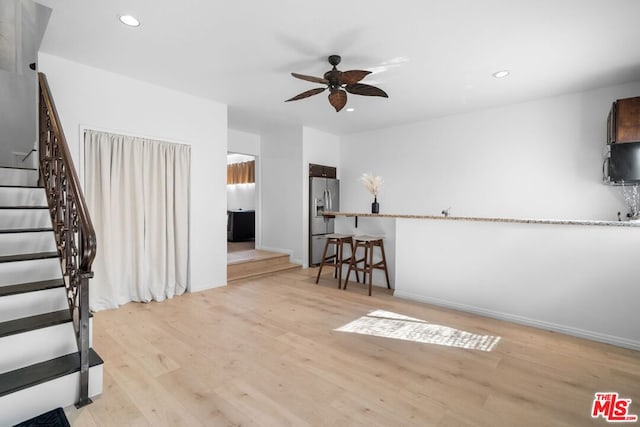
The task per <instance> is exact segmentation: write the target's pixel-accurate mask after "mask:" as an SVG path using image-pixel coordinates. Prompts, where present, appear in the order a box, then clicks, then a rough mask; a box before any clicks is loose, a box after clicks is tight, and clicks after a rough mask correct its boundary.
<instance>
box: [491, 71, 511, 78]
mask: <svg viewBox="0 0 640 427" xmlns="http://www.w3.org/2000/svg"><path fill="white" fill-rule="evenodd" d="M509 74H511V73H510V72H509V70H502V71H496V72H495V73H493V77H495V78H496V79H501V78H503V77H507V76H508V75H509Z"/></svg>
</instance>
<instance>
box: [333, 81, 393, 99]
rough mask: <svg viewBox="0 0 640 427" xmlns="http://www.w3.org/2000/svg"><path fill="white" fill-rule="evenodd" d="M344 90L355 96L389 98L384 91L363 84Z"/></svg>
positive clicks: (349, 86) (353, 85)
mask: <svg viewBox="0 0 640 427" xmlns="http://www.w3.org/2000/svg"><path fill="white" fill-rule="evenodd" d="M344 88H345V90H346V91H347V92H349V93H353V94H354V95H365V96H382V97H384V98H388V97H389V95H387V93H386V92H385V91H383V90H382V89H379V88H377V87H375V86H371V85H365V84H362V83H356V84H352V85H346V86H345V87H344Z"/></svg>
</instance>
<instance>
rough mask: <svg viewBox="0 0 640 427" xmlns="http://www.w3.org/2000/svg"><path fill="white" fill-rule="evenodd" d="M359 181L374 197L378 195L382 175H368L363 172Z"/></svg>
mask: <svg viewBox="0 0 640 427" xmlns="http://www.w3.org/2000/svg"><path fill="white" fill-rule="evenodd" d="M360 182H362V184H364V186H365V188H366V189H367V191H368V192H369V193H371V194H373V196H374V197H378V193H379V192H380V188H381V187H382V184H384V182H383V181H382V177H380V176H373V175H369V174H368V173H363V174H362V176H361V177H360Z"/></svg>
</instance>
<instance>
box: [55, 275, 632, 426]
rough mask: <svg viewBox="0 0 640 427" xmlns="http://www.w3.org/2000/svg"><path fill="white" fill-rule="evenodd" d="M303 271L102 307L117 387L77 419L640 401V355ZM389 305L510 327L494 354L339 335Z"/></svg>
mask: <svg viewBox="0 0 640 427" xmlns="http://www.w3.org/2000/svg"><path fill="white" fill-rule="evenodd" d="M316 272H317V270H316V269H306V270H301V269H298V270H293V271H290V272H285V273H280V274H276V275H272V276H268V277H261V278H258V279H247V280H242V281H238V282H235V283H233V284H231V285H229V286H227V287H224V288H218V289H213V290H209V291H204V292H200V293H196V294H186V295H184V296H181V297H177V298H174V299H172V300H168V301H165V302H163V303H149V304H137V303H130V304H127V305H125V306H123V307H121V308H119V309H117V310H110V311H103V312H99V313H96V315H95V317H94V347H95V348H96V350H97V351H98V353H99V354H100V355H101V356H102V357H103V358H104V360H105V367H104V393H103V395H102V396H101V397H99V398H98V399H96V400H95V402H94V403H93V404H92V405H89V406H87V407H85V408H82V409H80V410H76V409H74V408H67V409H66V411H67V414H68V416H69V419H70V421H71V423H72V425H73V426H74V427H76V426H124V425H135V426H147V425H152V426H163V425H165V426H177V425H188V426H198V425H211V426H227V425H229V426H231V425H236V426H238V425H243V426H288V425H291V426H352V425H353V426H377V425H380V426H438V427H445V426H450V427H453V426H457V427H464V426H468V427H472V426H536V427H538V426H589V425H607V423H606V422H605V421H604V420H603V419H601V418H600V419H592V418H591V416H590V413H591V412H590V411H591V405H592V402H593V398H594V393H595V392H600V391H615V392H618V393H619V394H620V396H621V397H624V398H630V399H633V402H632V404H631V411H630V412H631V413H634V414H639V415H640V352H636V351H632V350H627V349H622V348H618V347H614V346H610V345H605V344H600V343H595V342H590V341H586V340H582V339H578V338H574V337H569V336H564V335H560V334H556V333H551V332H546V331H542V330H538V329H533V328H528V327H524V326H520V325H516V324H512V323H507V322H502V321H498V320H494V319H488V318H483V317H479V316H475V315H471V314H467V313H462V312H457V311H453V310H447V309H442V308H438V307H434V306H430V305H426V304H421V303H415V302H411V301H406V300H401V299H398V298H394V297H393V296H391V295H390V294H389V292H387V291H386V289H382V288H374V295H373V296H372V297H368V296H366V290H365V287H364V286H362V285H356V284H355V283H354V284H353V285H351V284H350V287H349V290H347V291H342V290H338V289H337V288H336V284H335V281H334V280H332V279H331V275H330V274H327V275H326V276H324V277H323V279H321V281H320V285H315V284H313V282H314V280H315V273H316ZM376 309H382V310H388V311H392V312H395V313H400V314H403V315H406V316H411V317H415V318H418V319H423V320H426V321H429V322H432V323H436V324H440V325H446V326H450V327H455V328H459V329H462V330H465V331H469V332H473V333H478V334H487V335H498V336H501V337H502V339H501V341H500V342H499V343H498V345H497V346H496V348H495V349H494V350H493V351H492V352H483V351H476V350H466V349H460V348H453V347H444V346H438V345H432V344H419V343H414V342H410V341H402V340H394V339H389V338H381V337H373V336H366V335H357V334H350V333H343V332H336V331H334V329H336V328H338V327H340V326H342V325H344V324H346V323H348V322H351V321H353V320H355V319H357V318H359V317H361V316H363V315H365V314H367V313H368V312H370V311H372V310H376ZM631 425H633V424H631Z"/></svg>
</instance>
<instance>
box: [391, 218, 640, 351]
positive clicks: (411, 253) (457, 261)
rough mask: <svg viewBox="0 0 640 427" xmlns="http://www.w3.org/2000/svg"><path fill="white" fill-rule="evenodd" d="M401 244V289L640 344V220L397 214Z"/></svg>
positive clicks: (414, 296)
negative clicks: (573, 221) (616, 222)
mask: <svg viewBox="0 0 640 427" xmlns="http://www.w3.org/2000/svg"><path fill="white" fill-rule="evenodd" d="M416 242H419V246H416ZM396 249H397V253H396V255H397V258H396V281H397V283H396V292H395V295H396V296H399V297H403V298H410V299H414V300H418V301H424V302H428V303H432V304H438V305H443V306H446V307H450V308H454V309H459V310H464V311H469V312H474V313H478V314H481V315H483V316H491V317H496V318H499V319H505V320H510V321H514V322H518V323H523V324H527V325H531V326H536V327H540V328H543V329H549V330H553V331H558V332H563V333H567V334H571V335H576V336H579V337H583V338H589V339H593V340H597V341H603V342H607V343H611V344H616V345H620V346H624V347H629V348H633V349H636V350H638V349H640V328H639V327H638V325H640V311H639V310H638V309H637V302H638V301H639V300H640V287H639V286H637V283H638V277H640V263H639V262H638V253H639V252H640V227H636V226H624V227H616V226H602V225H600V226H595V225H588V226H587V225H560V224H520V223H500V222H470V221H445V220H425V219H398V220H397V228H396Z"/></svg>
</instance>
